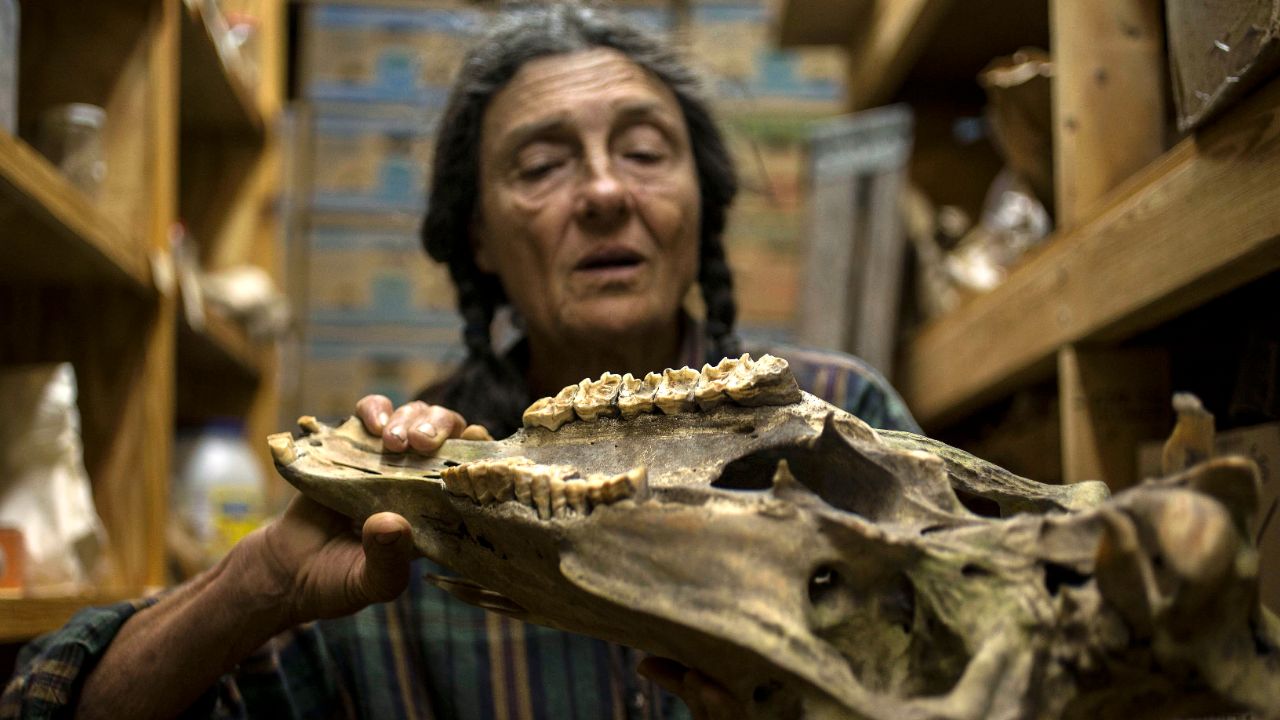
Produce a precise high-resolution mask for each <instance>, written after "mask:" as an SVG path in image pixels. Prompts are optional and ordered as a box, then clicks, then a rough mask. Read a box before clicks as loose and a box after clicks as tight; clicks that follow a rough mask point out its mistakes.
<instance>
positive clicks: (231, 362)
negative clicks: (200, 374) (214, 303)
mask: <svg viewBox="0 0 1280 720" xmlns="http://www.w3.org/2000/svg"><path fill="white" fill-rule="evenodd" d="M178 342H179V348H178V357H179V361H180V362H181V363H183V364H184V365H190V366H192V368H193V369H200V370H204V371H210V372H222V373H226V372H230V373H231V374H232V376H235V377H240V378H242V379H244V380H248V381H251V382H256V381H257V380H258V378H259V377H260V376H261V374H262V363H263V352H264V351H263V348H262V346H261V345H260V344H258V343H255V342H254V341H252V340H250V339H249V335H248V333H247V332H246V331H245V329H244V328H243V327H241V326H240V325H239V324H238V323H236V322H235V321H233V320H230V319H228V318H226V317H223V316H222V315H220V314H218V313H216V312H213V311H211V310H209V309H208V308H207V307H206V309H205V312H204V328H203V329H200V330H197V329H195V328H193V327H191V325H190V324H189V323H187V322H186V321H185V317H184V319H183V322H182V332H181V334H180V335H179V338H178Z"/></svg>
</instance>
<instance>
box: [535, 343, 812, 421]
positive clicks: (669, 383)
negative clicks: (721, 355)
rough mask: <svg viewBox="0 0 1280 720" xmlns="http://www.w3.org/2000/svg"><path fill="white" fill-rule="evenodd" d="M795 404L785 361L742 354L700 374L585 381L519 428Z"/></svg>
mask: <svg viewBox="0 0 1280 720" xmlns="http://www.w3.org/2000/svg"><path fill="white" fill-rule="evenodd" d="M799 400H800V387H799V385H797V384H796V380H795V377H794V376H793V375H792V373H791V368H790V366H789V365H788V364H787V361H786V360H784V359H782V358H778V357H774V356H772V355H762V356H761V357H760V359H759V360H753V359H752V358H751V356H750V355H743V356H742V357H739V358H725V359H723V360H721V361H720V362H719V363H717V364H716V365H710V364H707V365H703V366H702V371H701V372H698V371H697V370H694V369H693V368H689V367H683V368H679V369H667V370H663V371H662V373H661V374H658V373H648V374H646V375H645V376H644V378H636V377H634V376H633V375H631V374H630V373H628V374H626V375H622V376H619V375H615V374H614V373H604V374H603V375H601V376H600V378H599V379H598V380H591V379H589V378H588V379H585V380H582V381H581V382H579V383H578V384H577V385H569V386H567V387H565V388H564V389H563V390H561V391H560V392H559V393H557V394H556V395H555V396H553V397H544V398H541V399H539V400H537V401H536V402H534V403H533V404H532V405H530V406H529V409H527V410H525V411H524V426H525V427H528V428H533V427H542V428H546V429H548V430H552V431H555V430H559V429H560V427H562V426H563V425H564V424H565V423H568V422H571V421H572V420H573V419H574V418H575V417H576V418H578V419H580V420H583V421H585V422H595V421H597V420H598V419H600V418H603V417H616V416H621V417H622V419H623V420H630V419H632V418H635V417H637V416H639V415H643V414H646V413H652V412H654V411H655V410H660V411H662V413H663V414H666V415H674V414H678V413H687V412H694V411H695V410H698V409H701V410H710V409H711V408H714V407H718V406H720V405H724V404H726V403H734V404H737V405H742V406H746V407H756V406H760V405H788V404H790V403H794V402H798V401H799Z"/></svg>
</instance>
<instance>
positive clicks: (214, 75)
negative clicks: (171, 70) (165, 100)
mask: <svg viewBox="0 0 1280 720" xmlns="http://www.w3.org/2000/svg"><path fill="white" fill-rule="evenodd" d="M185 6H186V12H185V13H183V19H182V59H181V66H182V80H181V82H182V100H181V118H182V127H183V130H184V132H195V133H197V134H202V135H203V134H212V135H229V136H236V137H241V138H243V137H250V138H252V139H253V140H254V141H255V142H258V143H260V142H261V141H262V139H263V137H264V127H265V123H264V122H263V119H262V113H261V112H260V111H259V109H258V104H257V101H256V99H255V97H254V93H253V91H252V90H250V88H249V87H248V86H247V85H246V84H245V82H244V80H243V79H241V77H240V75H239V74H238V73H237V72H236V71H235V70H234V69H232V68H231V67H229V66H228V65H227V64H226V62H225V61H224V60H223V58H222V54H221V53H219V52H218V40H217V38H215V37H214V30H213V28H212V26H211V24H210V15H209V12H210V11H209V10H207V9H206V7H205V3H204V2H203V0H186V2H185Z"/></svg>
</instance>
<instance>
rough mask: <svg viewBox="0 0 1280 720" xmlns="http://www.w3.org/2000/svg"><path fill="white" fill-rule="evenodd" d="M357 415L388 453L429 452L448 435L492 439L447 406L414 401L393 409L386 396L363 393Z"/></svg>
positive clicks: (473, 438)
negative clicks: (380, 436) (379, 436)
mask: <svg viewBox="0 0 1280 720" xmlns="http://www.w3.org/2000/svg"><path fill="white" fill-rule="evenodd" d="M356 415H358V416H359V417H360V420H361V422H363V423H364V427H365V429H366V430H368V431H369V432H371V433H373V434H374V435H382V446H383V447H384V448H386V449H387V450H390V451H391V452H405V451H406V450H416V451H417V452H420V453H424V454H429V453H433V452H435V451H436V450H439V449H440V446H441V445H443V444H444V441H445V440H447V439H449V438H464V439H466V440H492V439H493V438H492V437H490V435H489V431H487V430H485V429H484V428H483V427H481V426H479V425H468V424H467V421H466V420H464V419H463V417H462V416H461V415H459V414H458V413H456V412H454V411H452V410H450V409H449V408H446V407H441V406H439V405H428V404H427V403H424V402H422V401H421V400H414V401H413V402H411V403H406V404H404V405H401V406H400V407H398V408H395V409H394V410H392V406H391V400H390V399H388V398H387V397H386V396H385V395H365V396H364V397H362V398H360V402H358V403H356Z"/></svg>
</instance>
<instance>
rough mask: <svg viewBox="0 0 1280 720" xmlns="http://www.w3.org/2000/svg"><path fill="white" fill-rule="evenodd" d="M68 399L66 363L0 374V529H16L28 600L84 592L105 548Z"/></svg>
mask: <svg viewBox="0 0 1280 720" xmlns="http://www.w3.org/2000/svg"><path fill="white" fill-rule="evenodd" d="M76 394H77V387H76V376H75V370H74V369H73V368H72V366H71V364H70V363H59V364H47V365H31V366H25V367H18V368H5V369H3V370H0V398H3V401H4V410H5V411H4V412H3V413H0V526H5V527H14V528H18V529H19V530H21V531H22V534H23V540H24V544H25V546H26V554H27V563H26V592H27V594H28V595H71V594H76V593H79V592H84V591H86V590H88V589H89V588H90V586H91V584H92V575H93V571H94V570H95V565H96V563H97V561H98V558H100V557H102V555H103V550H104V549H105V547H106V531H105V529H104V528H103V526H102V520H101V519H100V518H99V517H98V513H97V510H96V508H95V507H94V504H93V488H92V486H91V484H90V482H89V476H88V473H86V472H85V468H84V458H83V449H82V445H81V442H80V411H79V409H78V408H77V407H76Z"/></svg>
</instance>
